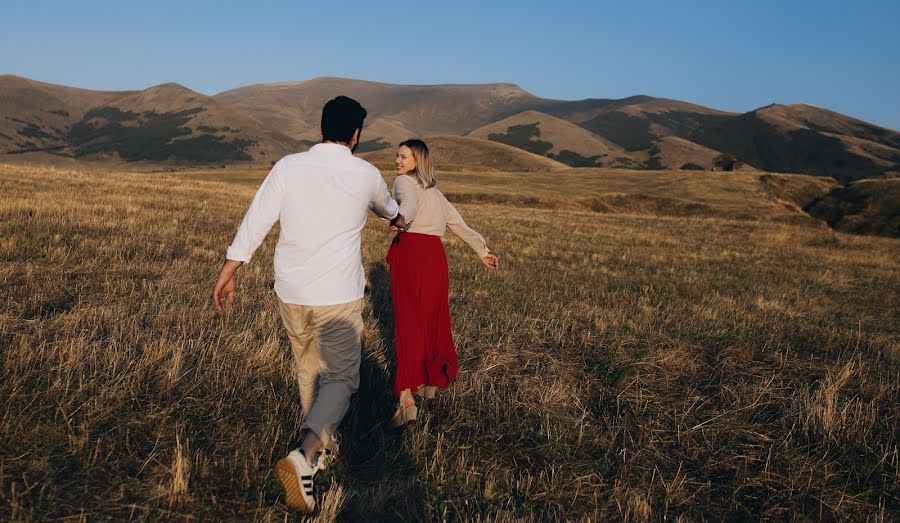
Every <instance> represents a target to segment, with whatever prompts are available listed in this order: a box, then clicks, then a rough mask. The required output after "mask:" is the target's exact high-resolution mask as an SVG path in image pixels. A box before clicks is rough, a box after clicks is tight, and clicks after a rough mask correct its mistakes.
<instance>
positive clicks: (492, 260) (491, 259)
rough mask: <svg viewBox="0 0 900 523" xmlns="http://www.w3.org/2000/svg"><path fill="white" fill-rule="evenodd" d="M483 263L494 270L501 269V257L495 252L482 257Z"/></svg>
mask: <svg viewBox="0 0 900 523" xmlns="http://www.w3.org/2000/svg"><path fill="white" fill-rule="evenodd" d="M481 263H482V264H483V265H484V266H485V267H487V268H488V269H490V270H492V271H499V270H500V258H497V257H496V256H494V255H493V254H488V255H487V256H485V257H484V258H482V259H481Z"/></svg>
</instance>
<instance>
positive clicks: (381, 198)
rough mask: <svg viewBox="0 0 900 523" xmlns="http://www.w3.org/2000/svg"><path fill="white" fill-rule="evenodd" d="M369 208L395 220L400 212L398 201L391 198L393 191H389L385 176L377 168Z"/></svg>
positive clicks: (386, 218) (381, 215) (382, 216)
mask: <svg viewBox="0 0 900 523" xmlns="http://www.w3.org/2000/svg"><path fill="white" fill-rule="evenodd" d="M373 169H374V167H373ZM369 208H370V209H372V212H374V213H375V215H376V216H379V217H381V218H384V219H385V220H393V219H394V218H396V217H397V214H398V212H399V209H398V207H397V202H395V201H394V199H393V198H391V193H390V192H388V188H387V184H386V183H384V178H382V177H381V173H380V172H378V170H377V169H375V179H374V184H373V188H372V200H371V203H370V204H369Z"/></svg>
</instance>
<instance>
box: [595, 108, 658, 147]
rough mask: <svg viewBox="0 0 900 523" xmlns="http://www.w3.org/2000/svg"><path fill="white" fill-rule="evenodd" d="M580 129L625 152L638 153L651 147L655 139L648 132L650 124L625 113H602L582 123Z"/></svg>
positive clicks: (654, 136)
mask: <svg viewBox="0 0 900 523" xmlns="http://www.w3.org/2000/svg"><path fill="white" fill-rule="evenodd" d="M580 125H581V127H584V128H585V129H587V130H588V131H591V132H592V133H594V134H598V135H600V136H603V137H604V138H606V139H608V140H609V141H611V142H613V143H615V144H618V145H621V146H622V147H624V148H625V150H626V151H640V150H643V149H647V148H648V147H650V146H651V145H653V140H655V139H656V138H657V137H656V135H654V134H653V133H652V132H650V122H649V121H648V120H645V119H643V118H638V117H636V116H631V115H628V114H625V113H619V112H611V113H604V114H601V115H599V116H597V117H596V118H593V119H591V120H588V121H586V122H582V123H581V124H580Z"/></svg>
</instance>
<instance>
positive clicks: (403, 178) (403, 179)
mask: <svg viewBox="0 0 900 523" xmlns="http://www.w3.org/2000/svg"><path fill="white" fill-rule="evenodd" d="M398 183H399V184H400V185H415V186H417V185H419V184H418V183H417V182H416V180H415V179H413V177H412V176H410V175H408V174H398V175H397V176H395V177H394V184H398Z"/></svg>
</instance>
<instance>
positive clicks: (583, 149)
mask: <svg viewBox="0 0 900 523" xmlns="http://www.w3.org/2000/svg"><path fill="white" fill-rule="evenodd" d="M466 136H471V137H474V138H482V139H487V140H492V141H495V142H499V143H505V144H507V145H512V146H513V147H518V148H520V149H523V150H526V151H529V152H532V153H534V154H538V155H541V156H546V157H548V158H552V159H554V160H557V161H559V162H562V163H564V164H566V165H569V166H571V167H595V166H612V167H621V166H623V165H622V164H623V163H624V164H625V165H628V164H632V163H634V160H633V159H632V158H630V157H628V156H627V154H626V153H625V150H624V149H623V148H622V147H620V146H618V145H616V144H614V143H612V142H610V141H609V140H606V139H604V138H602V137H600V136H598V135H596V134H594V133H592V132H590V131H587V130H585V129H583V128H581V127H579V126H577V125H575V124H573V123H571V122H569V121H566V120H563V119H561V118H556V117H554V116H550V115H548V114H545V113H541V112H539V111H525V112H522V113H519V114H516V115H513V116H510V117H509V118H504V119H503V120H500V121H497V122H493V123H491V124H488V125H485V126H483V127H479V128H478V129H474V130H472V131H470V132H469V133H467V134H466Z"/></svg>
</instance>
